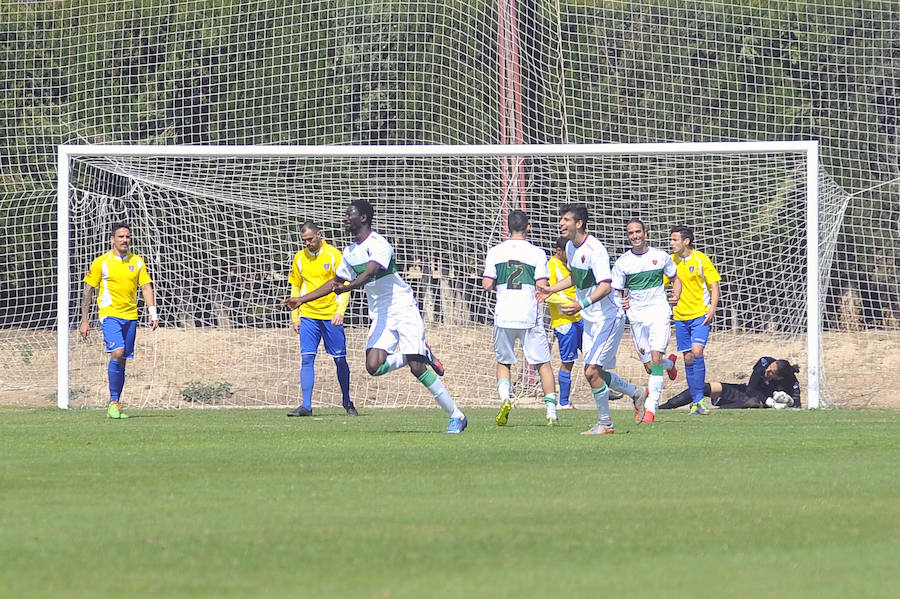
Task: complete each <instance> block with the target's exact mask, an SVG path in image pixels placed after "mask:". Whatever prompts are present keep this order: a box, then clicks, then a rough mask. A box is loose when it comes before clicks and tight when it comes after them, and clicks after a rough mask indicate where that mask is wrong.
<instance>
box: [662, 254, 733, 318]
mask: <svg viewBox="0 0 900 599" xmlns="http://www.w3.org/2000/svg"><path fill="white" fill-rule="evenodd" d="M672 261H673V262H675V267H676V268H677V269H678V278H679V279H681V297H680V298H678V303H677V304H675V308H674V309H673V310H672V318H674V319H675V320H693V319H694V318H699V317H701V316H703V315H704V314H706V311H707V310H709V302H710V294H709V286H710V285H712V284H713V283H718V282H719V281H721V280H722V277H721V276H719V272H718V271H717V270H716V267H715V266H713V263H712V261H710V259H709V258H708V257H707V256H706V254H704V253H703V252H701V251H698V250H693V251H692V252H691V255H690V256H688V257H687V258H682V257H681V256H680V255H678V254H672Z"/></svg>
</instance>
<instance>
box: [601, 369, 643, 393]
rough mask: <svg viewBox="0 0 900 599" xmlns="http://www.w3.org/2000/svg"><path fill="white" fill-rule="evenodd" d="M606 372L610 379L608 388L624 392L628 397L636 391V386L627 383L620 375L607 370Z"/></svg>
mask: <svg viewBox="0 0 900 599" xmlns="http://www.w3.org/2000/svg"><path fill="white" fill-rule="evenodd" d="M607 374H609V377H610V379H609V386H610V388H612V389H615V390H616V391H618V392H619V393H624V394H625V395H627V396H628V397H634V394H635V393H636V392H637V387H635V386H634V385H632V384H631V383H629V382H628V381H626V380H625V379H623V378H622V377H620V376H619V375H618V374H616V373H615V372H609V371H607Z"/></svg>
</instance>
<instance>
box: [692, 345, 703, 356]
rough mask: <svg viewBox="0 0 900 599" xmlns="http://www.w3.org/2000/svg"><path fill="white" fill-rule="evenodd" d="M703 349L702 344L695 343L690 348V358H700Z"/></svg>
mask: <svg viewBox="0 0 900 599" xmlns="http://www.w3.org/2000/svg"><path fill="white" fill-rule="evenodd" d="M703 349H704V347H703V346H702V345H695V346H694V347H692V348H691V357H692V358H702V357H703Z"/></svg>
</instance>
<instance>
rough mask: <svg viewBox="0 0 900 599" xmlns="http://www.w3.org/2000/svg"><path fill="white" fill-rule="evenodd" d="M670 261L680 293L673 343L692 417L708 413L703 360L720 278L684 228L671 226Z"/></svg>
mask: <svg viewBox="0 0 900 599" xmlns="http://www.w3.org/2000/svg"><path fill="white" fill-rule="evenodd" d="M669 246H670V247H671V248H672V260H673V261H674V262H675V266H676V267H677V272H678V279H679V280H680V281H681V294H680V296H678V297H677V298H673V300H674V303H675V309H674V310H673V313H672V317H673V319H674V320H675V340H676V342H677V343H678V351H680V352H682V353H683V354H684V375H685V378H686V379H687V384H688V389H690V390H691V398H692V402H691V414H708V413H709V410H708V409H707V408H706V406H705V405H704V404H703V386H704V384H705V383H706V359H705V358H704V356H703V350H704V348H705V347H706V344H707V343H708V341H709V331H710V328H711V323H712V321H713V318H714V317H715V314H716V306H717V305H718V304H719V281H721V280H722V277H720V276H719V273H718V272H717V271H716V268H715V266H713V264H712V262H711V261H710V259H709V258H708V257H707V256H706V254H704V253H703V252H701V251H699V250H695V249H694V232H693V231H692V230H691V229H689V228H688V227H685V226H676V227H672V231H671V233H670V235H669Z"/></svg>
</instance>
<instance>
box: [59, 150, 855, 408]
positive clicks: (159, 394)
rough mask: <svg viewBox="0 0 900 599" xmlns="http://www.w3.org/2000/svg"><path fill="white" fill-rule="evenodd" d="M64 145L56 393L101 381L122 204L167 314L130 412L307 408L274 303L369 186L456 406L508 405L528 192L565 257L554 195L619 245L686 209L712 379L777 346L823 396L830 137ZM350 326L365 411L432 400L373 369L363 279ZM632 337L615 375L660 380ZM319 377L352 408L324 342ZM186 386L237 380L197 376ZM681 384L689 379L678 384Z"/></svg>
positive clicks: (142, 338)
mask: <svg viewBox="0 0 900 599" xmlns="http://www.w3.org/2000/svg"><path fill="white" fill-rule="evenodd" d="M58 160H59V163H58V173H59V180H58V210H59V214H58V249H57V251H58V258H59V262H58V275H59V280H58V289H57V294H58V311H57V317H58V329H57V340H56V341H57V354H58V378H57V399H58V402H57V403H58V405H59V407H61V408H66V407H68V406H69V405H70V400H71V401H75V399H74V398H72V397H71V394H70V392H71V390H73V389H76V390H78V399H77V401H78V402H80V403H81V404H88V405H95V404H100V403H102V402H103V401H104V400H105V397H106V391H105V384H106V357H105V354H104V350H103V344H102V339H101V335H100V333H99V331H98V330H97V329H96V327H94V332H93V334H92V336H91V337H89V339H88V340H87V341H84V340H82V339H81V338H80V337H79V336H78V335H77V334H73V332H75V331H76V330H77V326H78V321H79V318H80V311H79V306H78V299H79V296H80V289H81V286H82V283H81V280H82V278H83V276H84V274H85V272H86V270H87V268H88V266H89V264H90V261H91V259H92V258H93V257H95V256H97V255H99V254H100V253H102V252H104V251H106V250H107V249H108V245H109V230H108V229H109V225H110V223H111V222H113V221H119V220H126V221H129V222H131V223H132V224H133V227H134V228H133V234H134V240H133V249H134V251H135V252H136V253H138V254H140V255H142V256H143V257H144V258H145V259H146V260H147V262H148V265H149V269H150V274H151V276H152V277H153V280H154V286H155V289H156V297H157V305H158V306H159V310H160V314H161V320H162V326H161V327H160V328H159V329H158V330H157V331H155V332H151V331H150V329H149V328H145V327H142V328H141V329H140V330H139V332H138V345H137V356H136V359H135V360H134V361H133V363H129V366H128V379H127V382H126V388H125V392H124V395H123V398H124V400H125V401H126V402H127V403H128V404H129V405H131V406H135V407H138V406H140V407H180V406H184V405H191V404H194V405H201V406H203V405H239V406H260V407H262V406H285V405H292V404H295V403H296V402H297V397H298V392H299V391H298V388H299V383H298V373H299V366H300V358H299V349H298V347H297V340H296V337H295V336H294V335H292V334H291V333H290V329H289V314H288V312H287V311H286V310H283V309H281V308H279V306H278V302H279V300H280V299H281V298H283V297H286V296H287V295H289V291H290V288H289V285H288V283H287V274H288V270H289V265H290V261H291V258H292V256H293V255H294V252H296V251H298V250H299V249H300V248H301V247H302V246H301V243H300V234H299V229H300V225H301V224H302V223H303V222H305V221H307V220H312V221H315V222H316V223H318V224H319V225H320V227H321V228H322V230H323V232H324V236H325V238H326V240H327V241H328V242H330V243H332V244H333V245H335V246H336V247H338V248H339V249H340V248H343V247H344V246H346V245H347V244H348V243H349V242H350V239H349V237H348V235H347V234H346V233H345V232H344V231H343V229H342V225H341V217H342V215H343V212H344V209H345V207H346V205H347V204H348V203H349V201H351V200H353V199H356V198H366V199H368V200H370V201H371V202H372V203H373V205H374V207H375V210H376V213H375V219H374V227H375V229H376V230H378V231H380V232H381V233H382V234H384V235H386V236H387V237H388V238H389V239H390V240H391V241H392V243H393V244H394V247H395V250H396V253H397V262H398V266H399V268H400V270H401V274H402V276H403V277H404V278H405V279H406V280H407V281H408V282H409V283H410V284H411V285H412V286H413V288H414V290H415V293H416V296H417V299H418V301H419V304H420V308H421V310H422V313H423V316H424V317H425V319H426V325H427V334H428V338H429V341H430V343H431V345H432V347H433V348H434V349H435V351H436V353H438V354H439V355H440V357H441V358H442V359H443V360H444V362H445V365H446V367H447V375H446V377H445V381H446V384H447V386H448V388H449V389H450V391H451V393H452V394H453V395H454V397H455V398H456V399H457V401H458V402H459V403H460V404H461V405H468V406H482V405H486V406H493V405H495V403H496V401H495V398H494V396H495V392H494V388H495V381H494V367H495V362H494V357H493V349H492V344H491V328H492V320H491V306H492V301H493V298H492V296H491V295H490V294H486V293H485V292H483V291H482V290H481V286H480V281H481V272H482V268H483V260H484V255H485V253H486V251H487V249H488V248H489V247H490V246H492V245H494V244H496V243H499V242H500V241H501V240H502V239H503V238H504V225H505V215H506V214H507V212H508V211H509V210H511V209H513V208H522V209H524V210H525V211H526V212H528V214H529V215H530V217H531V221H532V228H531V238H532V241H533V242H534V243H536V244H538V245H541V246H542V247H545V248H546V249H547V251H548V254H550V253H552V247H553V244H554V242H555V240H556V237H557V236H558V234H559V229H558V226H557V222H558V210H559V207H560V206H561V205H563V204H565V203H568V202H582V203H584V204H586V205H587V207H588V209H589V211H590V222H589V224H588V230H589V232H591V233H593V234H594V235H596V236H597V237H598V238H600V239H601V240H602V241H603V242H604V243H605V244H606V246H607V248H608V249H609V252H610V255H611V256H612V257H613V258H615V257H616V256H617V255H619V254H621V253H622V252H623V251H625V250H626V249H627V246H626V242H625V235H624V227H625V222H626V220H627V219H628V218H630V217H632V216H636V217H640V218H642V219H643V220H644V221H645V222H646V223H647V224H648V225H649V228H650V241H651V244H652V245H655V246H657V247H661V248H664V249H667V248H668V235H669V229H670V228H671V227H672V226H674V225H678V224H687V225H689V226H692V227H693V228H694V230H695V232H696V235H697V240H696V247H697V248H698V249H700V250H702V251H704V252H705V253H707V254H708V255H709V256H710V257H711V258H712V260H713V261H714V263H715V264H716V265H717V267H718V269H719V271H720V272H721V274H722V276H723V279H724V280H723V285H722V289H723V297H722V301H721V303H720V308H719V311H718V315H717V320H716V322H715V326H714V333H713V336H712V343H711V345H710V347H709V349H708V358H707V363H708V372H709V374H708V378H709V379H710V380H726V381H730V380H734V379H735V377H736V376H740V375H741V374H745V373H746V371H747V370H748V369H749V368H750V367H751V366H752V364H753V363H754V362H755V361H756V359H757V358H758V357H759V356H760V355H764V354H767V355H774V356H776V357H779V358H782V357H783V358H788V359H791V360H792V361H795V362H799V363H800V364H801V365H803V366H804V367H805V370H806V386H805V388H804V389H803V392H804V405H806V406H809V407H813V408H814V407H818V406H820V405H821V402H822V397H823V393H824V391H825V388H824V373H823V361H822V355H821V352H820V345H821V335H820V332H821V328H822V327H821V318H820V314H821V297H822V294H823V286H824V284H825V282H824V281H825V277H824V276H823V275H822V273H827V272H828V270H829V262H830V259H831V256H832V253H833V250H834V243H835V242H834V238H835V235H834V229H835V227H836V226H837V223H838V222H839V221H840V216H841V215H840V205H841V204H840V202H838V201H837V199H836V197H837V192H836V190H835V189H833V187H834V186H833V185H830V184H829V183H828V181H827V179H825V178H824V177H821V178H820V175H819V164H818V145H817V143H816V142H812V141H787V142H723V143H645V144H586V145H541V146H529V145H504V146H477V145H473V146H450V145H447V146H442V145H428V146H172V145H169V146H136V145H133V146H119V145H84V146H80V145H63V146H60V147H59V155H58ZM832 195H834V196H835V197H832ZM94 318H96V316H94ZM142 318H144V314H143V311H142ZM346 324H347V343H348V361H349V362H350V364H351V368H352V375H351V386H352V394H353V399H354V401H355V402H356V403H357V406H360V407H375V406H393V407H402V406H430V405H432V404H433V402H432V400H431V398H430V397H426V394H425V393H424V392H423V389H422V388H421V385H418V384H415V383H416V382H415V381H414V379H413V378H412V377H409V376H403V375H400V374H399V373H395V374H392V375H388V376H385V377H377V378H376V377H370V376H368V375H367V374H365V370H364V368H363V361H364V358H363V349H364V346H365V338H366V333H367V328H368V321H367V318H366V308H365V303H364V298H363V297H362V294H359V295H358V296H357V297H354V298H353V300H352V301H351V305H350V308H349V310H348V314H347V320H346ZM628 340H629V337H628V336H627V335H626V337H625V341H623V344H622V348H621V349H620V352H619V360H618V361H619V364H618V367H617V370H618V371H619V372H620V374H621V375H622V376H624V377H625V378H631V379H633V380H636V381H637V380H643V379H644V377H645V376H646V375H645V374H644V372H643V369H642V367H641V365H640V362H639V361H638V360H637V358H636V357H635V355H634V351H633V348H631V345H630V341H628ZM671 349H672V350H673V351H674V340H673V342H672V348H671ZM555 353H556V352H555V350H554V354H555ZM316 374H317V385H316V396H315V398H314V402H316V403H317V405H322V404H325V405H329V404H330V405H335V406H337V405H340V396H339V391H338V389H337V385H336V384H335V379H334V366H333V364H332V362H331V359H330V358H329V357H328V356H327V355H326V354H325V353H324V351H323V352H322V353H321V354H320V355H319V358H318V360H317V363H316ZM573 379H579V383H580V385H581V387H580V388H579V386H578V384H576V387H575V389H574V391H573V392H574V393H575V395H574V396H573V400H574V401H575V402H576V403H579V396H578V393H579V389H580V392H582V393H583V394H584V395H585V397H587V396H588V395H589V391H588V390H587V389H586V388H584V386H583V383H581V381H580V377H573ZM534 383H535V381H534V380H533V379H532V377H531V376H530V375H529V373H528V372H527V369H522V370H521V371H520V374H519V383H518V385H517V388H516V395H517V397H518V401H519V402H520V403H527V402H528V401H531V400H532V399H533V398H534V395H535V393H534V386H535V385H534ZM670 384H671V383H670ZM191 385H193V387H191V388H194V389H197V388H200V389H223V388H227V389H228V393H227V394H220V395H219V396H213V395H215V394H203V393H195V394H191V393H187V392H186V391H185V390H186V389H187V388H188V387H189V386H191ZM675 385H677V386H678V390H680V388H681V387H682V386H683V381H677V382H676V383H675ZM673 389H674V388H671V389H669V388H667V391H666V395H668V394H669V391H671V390H673ZM534 401H535V405H538V404H537V401H536V399H535V400H534ZM583 401H584V402H587V401H589V400H587V399H583Z"/></svg>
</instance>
